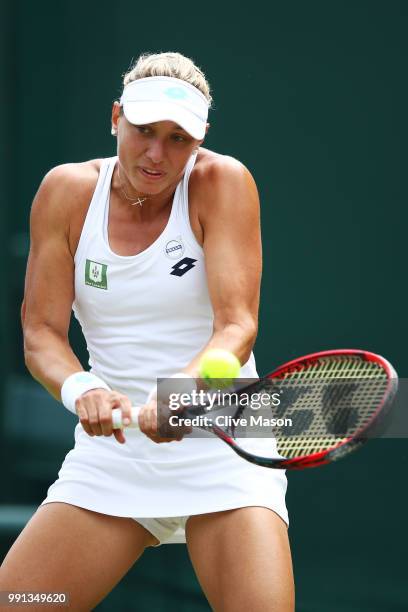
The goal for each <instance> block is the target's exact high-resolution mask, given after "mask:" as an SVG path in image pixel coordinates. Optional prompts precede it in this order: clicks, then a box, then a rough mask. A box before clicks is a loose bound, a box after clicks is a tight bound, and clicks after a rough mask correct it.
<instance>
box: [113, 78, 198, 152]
mask: <svg viewBox="0 0 408 612" xmlns="http://www.w3.org/2000/svg"><path fill="white" fill-rule="evenodd" d="M120 104H121V106H123V112H124V115H125V117H126V119H127V120H128V121H129V122H130V123H134V124H135V125H145V124H147V123H155V122H156V121H174V122H175V123H177V124H178V125H179V126H180V127H182V128H183V129H184V130H185V131H186V132H188V133H189V134H190V135H191V136H192V137H193V138H196V139H197V140H201V139H202V138H204V136H205V129H206V125H207V118H208V101H207V99H206V97H205V96H204V94H202V93H201V91H199V90H198V89H197V88H196V87H194V86H193V85H190V83H186V81H182V80H181V79H175V78H173V77H162V76H157V77H147V78H145V79H136V81H132V82H131V83H128V84H127V85H126V86H125V88H124V90H123V94H122V97H121V99H120Z"/></svg>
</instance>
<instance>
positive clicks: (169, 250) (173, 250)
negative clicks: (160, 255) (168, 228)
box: [165, 238, 184, 259]
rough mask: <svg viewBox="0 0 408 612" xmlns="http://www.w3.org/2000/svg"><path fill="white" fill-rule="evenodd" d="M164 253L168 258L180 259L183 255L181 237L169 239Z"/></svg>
mask: <svg viewBox="0 0 408 612" xmlns="http://www.w3.org/2000/svg"><path fill="white" fill-rule="evenodd" d="M165 252H166V255H167V257H168V258H169V259H180V257H183V255H184V244H183V242H182V240H181V238H180V239H179V238H177V239H175V240H170V241H169V242H168V243H167V244H166V247H165Z"/></svg>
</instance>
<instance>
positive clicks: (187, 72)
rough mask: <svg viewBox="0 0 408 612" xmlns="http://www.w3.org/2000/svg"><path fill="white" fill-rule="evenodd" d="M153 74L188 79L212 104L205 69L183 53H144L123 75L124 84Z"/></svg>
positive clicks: (209, 103)
mask: <svg viewBox="0 0 408 612" xmlns="http://www.w3.org/2000/svg"><path fill="white" fill-rule="evenodd" d="M152 76H168V77H174V78H176V79H181V80H182V81H186V82H187V83H190V84H191V85H194V87H197V89H199V90H200V91H201V93H203V94H204V96H205V97H206V98H207V100H208V105H209V106H211V102H212V97H211V94H210V85H209V83H208V81H207V79H206V78H205V75H204V73H203V71H202V70H201V69H200V68H199V67H198V66H196V65H195V63H194V62H193V60H192V59H190V58H189V57H186V56H185V55H181V53H177V52H173V51H167V52H165V53H143V54H142V55H140V57H139V58H138V59H137V60H136V61H135V63H134V64H133V66H131V68H130V70H128V72H126V73H125V74H124V76H123V86H124V87H125V85H127V84H128V83H131V82H132V81H136V79H144V78H146V77H152Z"/></svg>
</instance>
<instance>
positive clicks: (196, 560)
mask: <svg viewBox="0 0 408 612" xmlns="http://www.w3.org/2000/svg"><path fill="white" fill-rule="evenodd" d="M186 534H187V544H188V549H189V553H190V557H191V560H192V562H193V565H194V569H195V571H196V574H197V578H198V580H199V582H200V584H201V586H202V588H203V590H204V593H205V594H206V596H207V599H208V601H209V602H210V605H211V607H212V608H213V610H216V612H247V611H248V610H251V612H293V611H294V585H293V572H292V561H291V555H290V548H289V540H288V534H287V528H286V525H285V523H284V522H283V521H282V519H281V518H279V516H278V515H277V514H275V512H273V511H272V510H268V509H267V508H261V507H249V508H239V509H237V510H227V511H225V512H215V513H212V514H202V515H198V516H192V517H190V518H189V520H188V521H187V526H186Z"/></svg>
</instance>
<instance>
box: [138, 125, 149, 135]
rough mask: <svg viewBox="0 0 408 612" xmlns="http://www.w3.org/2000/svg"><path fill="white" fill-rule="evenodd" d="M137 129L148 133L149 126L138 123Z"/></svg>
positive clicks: (142, 132)
mask: <svg viewBox="0 0 408 612" xmlns="http://www.w3.org/2000/svg"><path fill="white" fill-rule="evenodd" d="M137 129H138V131H139V132H140V134H148V133H149V128H148V127H146V126H145V125H138V126H137Z"/></svg>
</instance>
